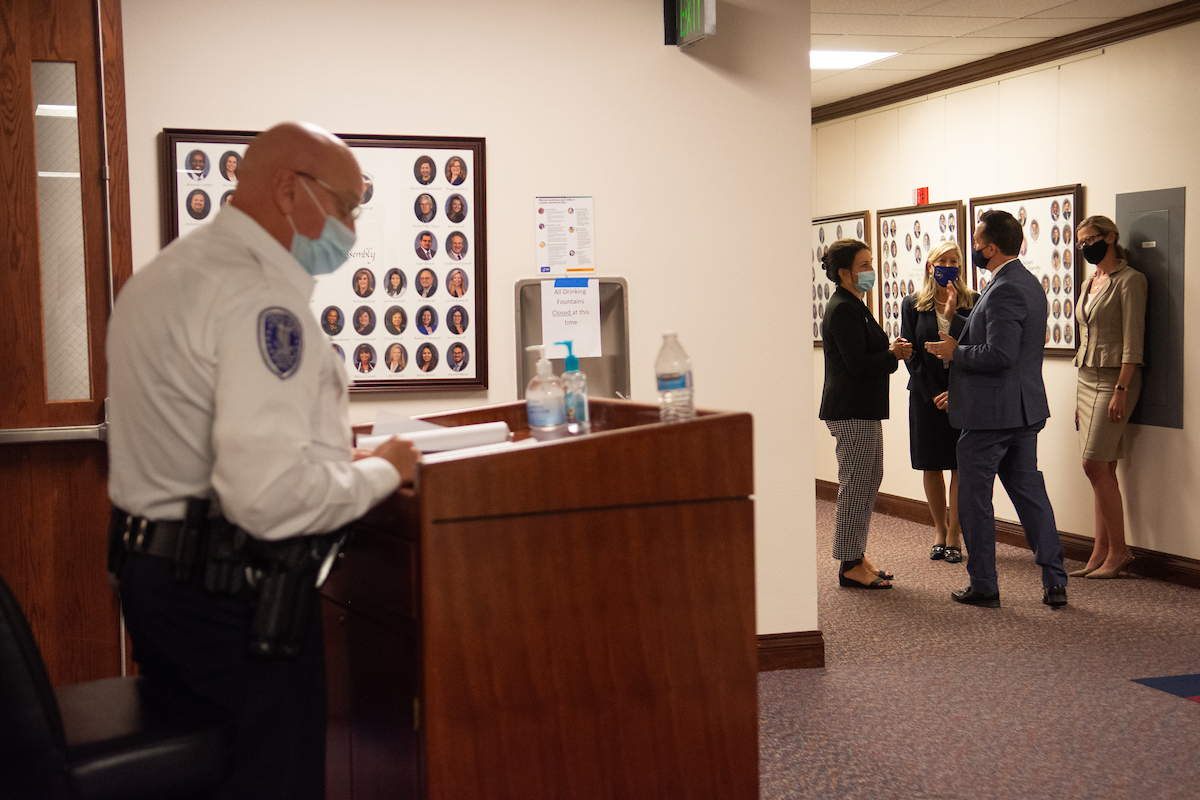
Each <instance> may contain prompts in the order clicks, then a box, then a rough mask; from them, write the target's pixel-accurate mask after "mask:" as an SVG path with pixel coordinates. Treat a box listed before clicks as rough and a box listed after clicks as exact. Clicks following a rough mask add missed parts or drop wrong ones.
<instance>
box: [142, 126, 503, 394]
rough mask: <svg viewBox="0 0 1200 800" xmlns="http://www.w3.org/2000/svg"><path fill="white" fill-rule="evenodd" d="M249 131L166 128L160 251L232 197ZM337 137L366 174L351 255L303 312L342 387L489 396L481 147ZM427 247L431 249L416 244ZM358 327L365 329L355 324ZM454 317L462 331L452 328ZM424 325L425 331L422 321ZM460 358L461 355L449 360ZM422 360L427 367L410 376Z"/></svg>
mask: <svg viewBox="0 0 1200 800" xmlns="http://www.w3.org/2000/svg"><path fill="white" fill-rule="evenodd" d="M256 135H257V134H256V132H254V131H227V130H226V131H222V130H202V129H186V128H167V129H164V130H163V132H162V135H161V139H160V142H161V180H162V217H163V244H164V245H166V244H167V243H169V242H170V241H172V240H173V239H175V238H177V237H178V236H181V235H186V234H187V233H188V232H190V231H192V230H195V229H196V228H199V227H201V226H203V225H205V224H207V223H209V222H211V221H212V219H213V218H214V217H215V216H216V215H217V213H218V212H219V210H220V208H221V207H222V206H224V204H225V203H226V202H227V201H228V200H229V199H230V198H231V197H232V196H233V193H234V191H235V190H236V188H237V179H236V175H237V168H238V167H240V163H241V158H242V156H243V155H244V153H245V151H246V148H247V147H248V146H249V144H250V141H251V140H252V139H253V138H254V137H255V136H256ZM339 137H340V138H341V139H343V140H344V141H345V142H346V143H347V144H348V145H349V146H350V148H351V150H353V151H354V154H355V157H356V158H357V159H358V161H359V165H360V166H361V168H362V171H363V180H364V184H365V186H366V189H365V191H364V193H363V201H362V205H361V208H362V213H361V215H360V216H359V218H358V219H357V220H356V222H355V227H356V231H357V241H356V242H355V245H354V249H353V250H352V251H351V253H350V259H349V260H348V261H347V262H346V263H345V264H343V265H342V266H341V267H339V268H338V269H337V270H335V271H334V272H332V273H330V274H328V275H321V276H318V277H317V278H316V282H317V283H316V287H315V288H314V290H313V296H312V300H311V301H310V306H311V308H312V309H313V313H314V315H315V316H316V317H317V321H318V323H320V324H321V325H322V329H323V330H324V331H325V333H326V336H327V337H328V340H329V344H330V345H331V346H333V348H334V350H335V351H337V352H338V353H339V354H340V355H341V356H342V359H343V361H344V362H345V367H346V375H347V378H348V380H349V382H350V391H352V392H384V391H387V392H395V391H398V392H412V391H433V390H438V391H444V390H464V391H477V390H479V389H486V388H487V387H488V350H487V346H488V337H487V308H488V304H487V191H486V189H487V187H486V174H487V172H486V162H485V147H484V145H485V140H484V139H483V138H481V137H451V136H424V137H420V136H383V135H363V134H339ZM426 167H428V169H426ZM231 172H232V175H231V174H230V173H231ZM426 235H427V236H428V239H425V238H424V237H425V236H426ZM426 242H428V243H429V244H430V247H429V249H428V250H426V249H424V248H423V247H422V245H423V244H425V243H426ZM427 273H428V274H427ZM393 275H398V276H399V278H398V280H393V277H392V276H393ZM364 276H365V277H364ZM364 283H365V284H366V286H364V285H363V284H364ZM452 287H453V288H452ZM451 292H454V293H453V294H451ZM427 311H428V312H429V313H428V315H426V312H427ZM333 312H336V313H333ZM397 312H398V313H397ZM331 314H333V317H335V319H334V320H333V321H332V322H330V321H329V318H330V315H331ZM362 319H366V320H367V323H366V324H362V325H359V324H358V323H359V321H360V320H362ZM452 319H454V320H456V321H458V323H459V324H460V328H461V332H459V331H455V330H453V329H452V327H451V320H452ZM426 320H427V321H428V325H425V324H421V323H422V322H423V321H426ZM394 322H396V323H398V324H393V323H394ZM394 345H399V346H400V349H399V350H395V348H394ZM426 350H430V355H431V357H430V358H429V359H428V360H425V359H424V358H422V357H423V355H424V352H425V351H426ZM393 352H394V353H395V354H396V356H401V355H403V361H402V362H401V363H402V366H400V368H399V369H398V370H395V371H393V370H392V369H391V368H390V367H389V366H387V363H389V362H387V356H388V355H390V354H392V353H393ZM360 353H365V354H367V355H368V358H367V359H366V360H365V361H364V363H363V365H362V366H363V367H366V368H367V369H366V370H365V371H364V370H362V369H359V368H356V367H355V366H354V364H355V363H357V362H358V361H363V359H361V358H356V356H359V355H360ZM460 353H461V355H462V358H461V359H460V360H458V361H457V362H456V361H454V359H453V356H454V355H458V354H460ZM419 358H420V359H421V362H420V363H424V364H432V366H430V367H429V369H428V370H422V369H419V368H418V359H419ZM390 363H395V362H390ZM455 366H457V368H455Z"/></svg>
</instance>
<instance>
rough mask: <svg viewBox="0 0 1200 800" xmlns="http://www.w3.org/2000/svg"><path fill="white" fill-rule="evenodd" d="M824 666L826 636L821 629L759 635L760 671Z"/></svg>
mask: <svg viewBox="0 0 1200 800" xmlns="http://www.w3.org/2000/svg"><path fill="white" fill-rule="evenodd" d="M824 666H825V637H824V636H822V635H821V632H820V631H796V632H795V633H766V634H763V635H762V636H759V637H758V671H759V672H773V671H775V670H780V669H813V668H815V667H824Z"/></svg>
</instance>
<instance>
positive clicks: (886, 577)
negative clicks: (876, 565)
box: [875, 569, 896, 581]
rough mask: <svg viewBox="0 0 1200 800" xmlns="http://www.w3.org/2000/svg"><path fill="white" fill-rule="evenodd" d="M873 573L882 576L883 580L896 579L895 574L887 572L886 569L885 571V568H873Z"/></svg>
mask: <svg viewBox="0 0 1200 800" xmlns="http://www.w3.org/2000/svg"><path fill="white" fill-rule="evenodd" d="M875 574H876V575H878V576H879V577H881V578H883V579H884V580H885V581H894V580H896V576H895V575H893V574H892V573H890V572H887V571H885V570H882V569H877V570H875Z"/></svg>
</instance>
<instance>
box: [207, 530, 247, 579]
mask: <svg viewBox="0 0 1200 800" xmlns="http://www.w3.org/2000/svg"><path fill="white" fill-rule="evenodd" d="M249 540H250V536H248V535H247V534H246V532H245V531H244V530H242V529H241V528H239V527H238V526H236V525H234V524H233V523H231V522H230V521H229V520H227V519H225V518H224V517H214V518H213V519H211V520H209V523H208V547H207V552H206V553H205V558H204V588H205V589H206V590H207V591H209V592H212V593H213V594H237V593H238V592H239V591H241V588H242V586H243V585H245V582H246V560H245V554H244V553H243V550H244V549H245V547H246V542H247V541H249Z"/></svg>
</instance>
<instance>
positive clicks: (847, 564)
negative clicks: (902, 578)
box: [838, 558, 892, 589]
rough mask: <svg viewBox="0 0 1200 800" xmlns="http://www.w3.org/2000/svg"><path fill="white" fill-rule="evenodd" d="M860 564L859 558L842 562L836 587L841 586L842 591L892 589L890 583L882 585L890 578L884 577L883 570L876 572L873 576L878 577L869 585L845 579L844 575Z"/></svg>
mask: <svg viewBox="0 0 1200 800" xmlns="http://www.w3.org/2000/svg"><path fill="white" fill-rule="evenodd" d="M861 563H862V559H861V558H856V559H855V560H853V561H843V562H842V565H841V566H840V567H838V586H841V587H842V588H843V589H890V588H892V585H891V584H890V583H888V584H885V583H884V581H890V580H891V579H892V578H891V576H890V575H889V576H885V575H884V573H883V570H879V571H878V572H876V573H875V574H876V575H878V576H879V577H878V578H876V579H875V580H873V581H871V582H870V583H860V582H858V581H856V580H854V578H847V577H846V573H847V572H849V571H850V570H852V569H854V568H855V567H857V566H858V565H859V564H861Z"/></svg>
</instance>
